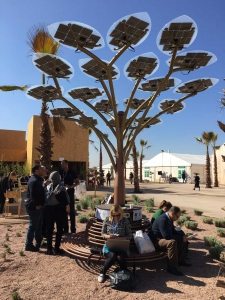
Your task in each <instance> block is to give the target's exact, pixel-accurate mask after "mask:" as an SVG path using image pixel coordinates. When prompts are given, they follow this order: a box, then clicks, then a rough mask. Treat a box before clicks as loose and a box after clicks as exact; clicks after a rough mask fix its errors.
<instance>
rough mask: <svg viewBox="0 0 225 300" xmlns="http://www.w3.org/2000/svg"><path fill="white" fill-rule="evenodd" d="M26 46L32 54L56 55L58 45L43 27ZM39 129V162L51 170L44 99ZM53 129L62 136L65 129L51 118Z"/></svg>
mask: <svg viewBox="0 0 225 300" xmlns="http://www.w3.org/2000/svg"><path fill="white" fill-rule="evenodd" d="M28 44H29V46H30V48H31V51H32V52H33V53H48V54H53V55H55V54H57V52H58V49H59V44H58V43H57V42H55V40H54V39H53V38H52V37H51V35H50V34H49V33H48V32H47V30H46V29H45V28H43V27H40V28H35V29H34V30H32V32H30V33H29V36H28ZM42 84H43V85H44V84H45V74H42ZM40 117H41V121H42V125H41V129H40V144H39V147H38V148H37V150H38V151H39V153H40V162H41V164H43V165H44V166H46V168H48V169H50V168H51V157H52V153H53V152H52V147H53V143H52V135H51V129H50V125H49V115H48V105H47V103H46V101H45V100H44V99H42V107H41V114H40ZM53 128H54V132H55V133H56V134H57V135H62V134H63V131H64V129H65V127H64V125H63V123H62V122H61V120H60V118H58V117H53Z"/></svg>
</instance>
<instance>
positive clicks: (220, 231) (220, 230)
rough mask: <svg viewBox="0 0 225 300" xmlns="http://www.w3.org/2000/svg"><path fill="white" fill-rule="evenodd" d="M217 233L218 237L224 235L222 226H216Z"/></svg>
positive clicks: (224, 230)
mask: <svg viewBox="0 0 225 300" xmlns="http://www.w3.org/2000/svg"><path fill="white" fill-rule="evenodd" d="M217 235H218V236H220V237H225V229H224V228H217Z"/></svg>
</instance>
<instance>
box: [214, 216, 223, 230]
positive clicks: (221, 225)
mask: <svg viewBox="0 0 225 300" xmlns="http://www.w3.org/2000/svg"><path fill="white" fill-rule="evenodd" d="M214 224H215V226H216V227H220V228H225V218H224V219H217V220H215V221H214Z"/></svg>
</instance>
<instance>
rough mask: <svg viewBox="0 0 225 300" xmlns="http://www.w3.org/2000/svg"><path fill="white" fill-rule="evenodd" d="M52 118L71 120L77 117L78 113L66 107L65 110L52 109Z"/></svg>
mask: <svg viewBox="0 0 225 300" xmlns="http://www.w3.org/2000/svg"><path fill="white" fill-rule="evenodd" d="M51 113H52V115H53V116H60V117H65V118H71V117H75V116H78V115H79V112H78V111H76V110H75V109H72V108H69V107H66V108H64V107H63V108H54V109H52V110H51Z"/></svg>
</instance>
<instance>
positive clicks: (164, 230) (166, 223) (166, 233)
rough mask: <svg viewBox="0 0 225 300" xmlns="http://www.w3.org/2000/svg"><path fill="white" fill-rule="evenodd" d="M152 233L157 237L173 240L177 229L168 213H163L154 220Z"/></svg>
mask: <svg viewBox="0 0 225 300" xmlns="http://www.w3.org/2000/svg"><path fill="white" fill-rule="evenodd" d="M152 233H153V235H154V237H155V238H156V239H166V240H171V239H173V238H174V236H175V235H176V231H175V228H174V225H173V222H172V221H171V220H170V218H169V217H168V216H167V214H165V213H164V214H162V215H161V216H160V217H158V218H157V219H156V220H155V221H154V223H153V225H152Z"/></svg>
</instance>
